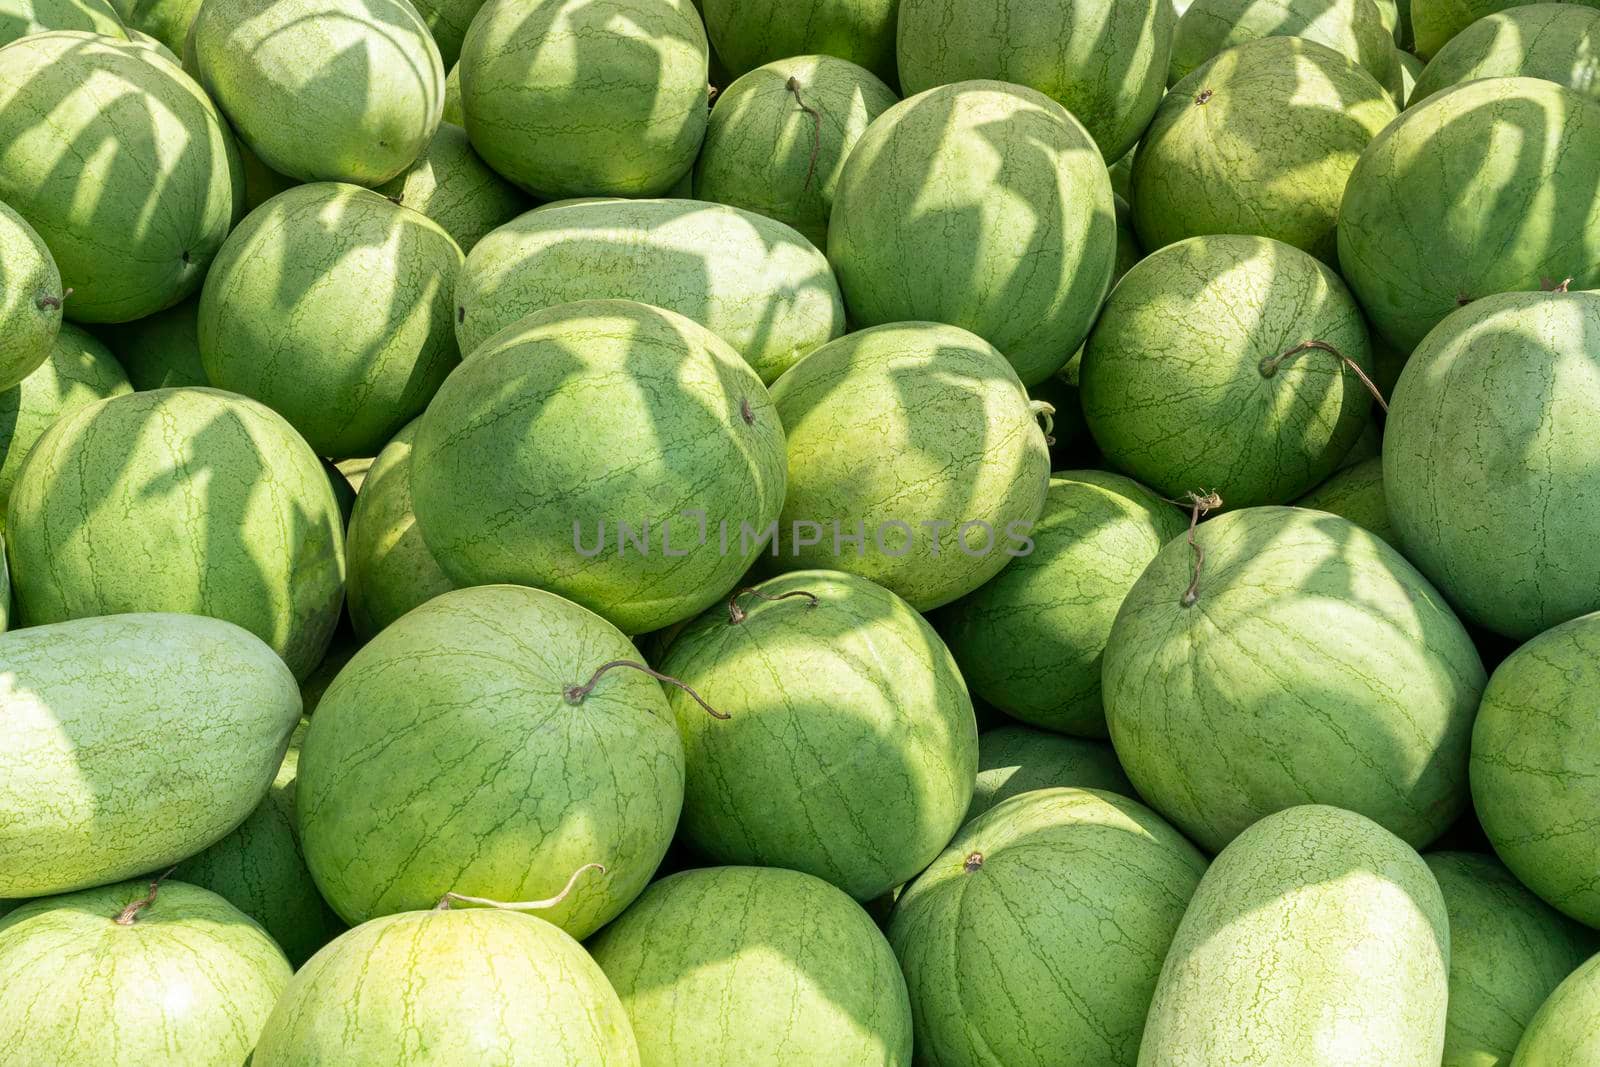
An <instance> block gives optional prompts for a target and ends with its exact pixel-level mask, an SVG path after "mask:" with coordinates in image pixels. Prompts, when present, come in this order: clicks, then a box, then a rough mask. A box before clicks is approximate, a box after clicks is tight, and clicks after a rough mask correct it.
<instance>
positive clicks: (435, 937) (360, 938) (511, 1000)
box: [250, 908, 640, 1067]
mask: <svg viewBox="0 0 1600 1067" xmlns="http://www.w3.org/2000/svg"><path fill="white" fill-rule="evenodd" d="M352 1020H359V1021H360V1022H359V1025H352ZM250 1062H251V1063H252V1064H253V1065H254V1067H351V1065H353V1064H379V1063H385V1064H392V1063H405V1064H411V1065H421V1064H440V1065H444V1064H462V1065H466V1064H491V1063H492V1064H496V1065H499V1067H557V1065H567V1064H574V1065H575V1064H604V1065H605V1067H639V1062H640V1061H639V1051H638V1048H637V1046H636V1045H635V1043H634V1039H633V1034H632V1032H631V1031H630V1029H629V1027H628V1019H627V1016H626V1015H624V1014H623V1011H622V1006H621V1005H620V1004H618V1003H617V995H616V993H615V992H613V991H612V989H611V986H610V985H609V984H607V982H606V979H605V975H603V974H602V973H601V972H600V968H598V967H596V966H595V964H594V961H593V960H591V959H590V958H589V956H588V954H587V953H585V952H584V950H583V946H581V945H579V944H578V943H577V942H576V941H574V940H573V939H572V938H570V937H568V936H567V935H566V934H564V933H562V932H561V931H560V930H559V929H557V928H556V927H554V926H552V925H550V924H549V923H547V922H544V921H543V920H541V919H537V918H534V917H533V916H530V915H516V914H512V913H511V912H507V911H493V910H488V909H481V908H475V909H471V910H467V911H411V912H405V913H403V914H400V915H389V916H386V917H384V918H381V919H374V920H372V921H371V922H368V923H363V924H362V925H361V926H358V927H356V928H355V929H354V930H351V931H350V932H349V933H347V934H344V935H343V936H342V937H340V938H339V939H338V940H336V941H334V942H333V943H332V944H330V945H329V946H328V947H327V948H325V949H323V950H322V951H321V952H319V953H317V954H316V955H315V956H313V957H312V958H311V962H310V963H307V964H306V965H305V966H304V967H303V968H301V969H300V972H299V973H298V974H296V975H295V976H294V978H293V980H292V981H290V982H289V986H288V988H287V989H286V990H284V993H283V997H282V999H281V1000H279V1001H278V1006H277V1008H276V1009H274V1010H273V1012H272V1015H271V1017H270V1018H268V1019H267V1022H266V1026H265V1028H264V1029H263V1031H262V1034H261V1041H260V1043H259V1044H258V1045H257V1046H256V1050H255V1055H254V1056H253V1057H252V1059H251V1061H250Z"/></svg>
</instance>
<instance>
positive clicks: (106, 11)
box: [0, 0, 128, 45]
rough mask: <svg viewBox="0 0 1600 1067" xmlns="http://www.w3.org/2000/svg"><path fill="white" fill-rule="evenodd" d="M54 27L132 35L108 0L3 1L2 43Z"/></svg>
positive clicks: (120, 37) (0, 2)
mask: <svg viewBox="0 0 1600 1067" xmlns="http://www.w3.org/2000/svg"><path fill="white" fill-rule="evenodd" d="M51 30H80V31H82V32H83V33H96V34H100V35H101V36H104V37H113V38H116V39H117V40H127V38H128V31H127V29H126V27H124V26H123V25H122V20H121V19H120V18H118V17H117V12H116V11H115V10H114V9H113V8H112V5H111V4H110V3H108V2H107V0H0V45H5V44H10V43H11V42H12V41H15V40H16V39H17V38H19V37H26V36H28V35H29V34H33V33H48V32H49V31H51Z"/></svg>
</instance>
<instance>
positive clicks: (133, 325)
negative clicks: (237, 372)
mask: <svg viewBox="0 0 1600 1067" xmlns="http://www.w3.org/2000/svg"><path fill="white" fill-rule="evenodd" d="M199 308H200V297H199V296H194V297H191V298H189V299H188V300H185V301H184V302H183V303H181V304H174V305H173V306H172V307H170V308H168V309H167V310H165V311H158V312H156V313H155V314H154V315H147V316H145V317H144V318H142V319H137V320H135V321H133V322H127V323H122V324H120V325H116V326H103V327H100V328H99V329H98V330H96V331H95V334H96V336H98V337H99V338H100V339H101V340H103V341H104V342H105V343H106V345H107V347H109V348H110V349H111V352H112V354H113V355H115V356H116V358H117V362H118V363H120V364H122V369H123V370H124V371H126V372H127V376H128V381H129V382H131V383H132V385H133V387H134V388H135V389H138V390H150V389H178V388H182V387H183V386H188V385H201V386H204V385H209V384H211V383H210V382H208V381H206V369H205V367H204V366H203V365H202V364H201V362H200V337H199V326H198V320H197V316H198V312H199Z"/></svg>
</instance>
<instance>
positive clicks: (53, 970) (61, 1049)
mask: <svg viewBox="0 0 1600 1067" xmlns="http://www.w3.org/2000/svg"><path fill="white" fill-rule="evenodd" d="M149 893H150V883H149V881H147V880H140V881H133V882H123V883H120V884H118V885H109V886H105V887H102V888H99V889H90V890H87V891H85V892H82V893H73V894H72V895H70V896H63V897H55V898H52V899H49V900H39V901H35V902H33V903H32V904H29V905H27V906H25V907H22V908H19V909H18V910H16V911H14V912H12V913H11V914H10V915H8V916H6V917H5V918H3V919H0V1060H4V1061H5V1062H6V1063H15V1064H24V1063H28V1064H46V1063H52V1064H90V1063H92V1064H95V1065H97V1067H237V1065H238V1064H239V1063H241V1062H244V1061H246V1060H248V1059H249V1056H250V1049H251V1048H252V1047H253V1046H254V1045H255V1042H256V1035H257V1034H258V1033H260V1031H261V1026H262V1024H263V1023H264V1022H266V1019H267V1016H268V1015H269V1014H270V1013H271V1011H272V1006H273V1004H274V1003H275V1002H276V1001H277V999H278V996H279V995H280V994H281V993H282V992H283V990H284V987H285V986H286V985H288V983H289V975H290V967H289V963H288V961H287V960H285V959H284V957H283V953H282V952H280V951H279V950H278V947H277V946H276V945H274V944H273V943H272V940H271V939H270V938H268V937H267V935H266V934H265V933H263V932H262V931H261V928H260V927H259V926H257V925H256V924H255V923H253V922H251V921H250V920H249V919H248V918H246V917H245V916H244V915H242V914H240V912H239V911H238V910H237V909H235V908H234V907H233V906H232V905H230V904H229V903H228V902H227V901H225V900H223V899H222V898H221V897H219V896H217V895H216V894H214V893H210V892H207V891H206V890H204V889H200V888H197V887H196V886H192V885H188V884H186V883H184V882H181V881H163V882H162V883H161V886H160V889H159V892H157V894H156V899H155V901H154V902H152V903H151V904H150V905H148V906H147V907H145V908H143V909H141V910H140V911H139V912H138V913H137V914H136V915H135V917H134V921H133V923H132V925H129V926H121V925H118V924H117V922H116V921H115V920H116V917H117V915H118V914H119V913H120V912H121V911H122V909H123V908H124V907H125V906H126V905H128V904H130V903H132V902H133V901H137V900H143V899H145V897H146V896H147V895H148V894H149Z"/></svg>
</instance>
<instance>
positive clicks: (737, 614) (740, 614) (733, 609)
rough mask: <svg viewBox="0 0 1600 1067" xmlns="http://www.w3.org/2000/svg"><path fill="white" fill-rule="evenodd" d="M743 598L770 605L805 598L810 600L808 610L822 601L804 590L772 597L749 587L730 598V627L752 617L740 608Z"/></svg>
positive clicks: (795, 590) (753, 587)
mask: <svg viewBox="0 0 1600 1067" xmlns="http://www.w3.org/2000/svg"><path fill="white" fill-rule="evenodd" d="M742 596H753V597H757V598H759V599H761V600H765V601H767V602H768V603H769V604H771V603H776V602H777V601H779V600H788V599H790V598H792V597H797V596H803V597H808V598H810V603H808V604H807V605H806V607H808V608H814V607H816V606H817V604H818V603H820V601H819V599H818V597H817V594H815V593H808V592H806V591H805V590H804V589H794V590H791V591H790V592H787V593H779V594H778V595H777V596H772V595H770V594H768V593H763V592H762V591H761V590H759V589H757V588H756V587H755V586H749V587H747V588H744V589H740V590H738V591H737V592H735V593H734V594H733V595H732V596H731V597H729V598H728V625H729V626H737V625H739V624H740V623H741V622H744V620H746V619H748V618H749V617H750V613H749V612H747V611H745V610H744V608H741V607H740V606H739V598H740V597H742Z"/></svg>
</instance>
